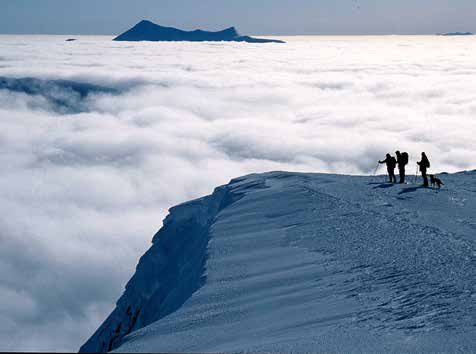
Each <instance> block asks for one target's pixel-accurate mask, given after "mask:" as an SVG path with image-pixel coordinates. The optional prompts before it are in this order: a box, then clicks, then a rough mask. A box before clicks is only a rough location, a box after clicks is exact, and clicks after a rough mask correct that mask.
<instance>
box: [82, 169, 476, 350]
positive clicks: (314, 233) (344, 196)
mask: <svg viewBox="0 0 476 354" xmlns="http://www.w3.org/2000/svg"><path fill="white" fill-rule="evenodd" d="M441 178H442V179H443V181H444V182H445V184H446V185H445V188H444V189H442V190H439V191H438V190H435V189H428V190H427V189H423V188H419V187H418V186H417V185H393V184H386V183H384V182H383V181H382V177H381V176H380V177H355V176H354V177H351V176H337V175H325V174H299V173H286V172H272V173H266V174H254V175H249V176H246V177H242V178H238V179H235V180H232V181H231V182H230V183H229V184H228V185H226V186H222V187H218V188H217V189H215V191H214V193H213V194H212V195H210V196H207V197H204V198H201V199H197V200H194V201H191V202H188V203H185V204H181V205H179V206H177V207H174V208H172V209H170V214H169V216H168V217H167V218H166V219H165V221H164V225H163V227H162V228H161V229H160V230H159V232H158V233H157V234H156V235H155V236H154V239H153V245H152V247H151V248H150V249H149V250H148V251H147V252H146V254H145V255H144V256H143V257H142V258H141V260H140V262H139V265H138V266H137V270H136V273H135V274H134V276H133V277H132V279H131V280H130V281H129V283H128V284H127V286H126V290H125V292H124V294H123V295H122V297H121V298H120V299H119V301H118V302H117V307H116V309H115V310H114V311H113V312H112V313H111V315H110V316H109V317H108V318H107V319H106V321H105V322H104V323H103V325H102V326H101V327H100V328H99V329H98V330H97V331H96V333H95V334H94V335H93V336H92V337H91V339H89V340H88V342H87V343H86V344H85V345H84V346H83V347H82V348H81V351H84V352H92V351H109V350H113V349H116V350H118V351H126V352H128V351H135V352H137V351H139V352H154V351H155V352H157V351H159V352H190V351H193V352H203V351H205V352H236V351H260V352H261V351H276V352H289V351H311V352H315V351H332V352H335V351H341V352H344V351H345V352H352V351H389V350H391V351H451V352H458V351H461V352H471V351H475V350H476V346H475V341H474V334H473V330H474V326H475V325H476V322H475V318H476V309H475V298H476V291H475V284H476V270H475V261H476V248H475V241H476V239H475V238H476V236H475V235H476V233H475V231H476V216H475V214H476V213H475V210H476V171H472V172H464V173H458V174H454V175H448V174H442V175H441Z"/></svg>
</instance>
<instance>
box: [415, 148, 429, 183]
mask: <svg viewBox="0 0 476 354" xmlns="http://www.w3.org/2000/svg"><path fill="white" fill-rule="evenodd" d="M417 164H418V166H420V172H421V176H422V177H423V187H425V188H426V187H428V177H427V176H426V170H427V168H430V160H428V157H426V154H425V153H424V152H422V153H421V161H418V162H417Z"/></svg>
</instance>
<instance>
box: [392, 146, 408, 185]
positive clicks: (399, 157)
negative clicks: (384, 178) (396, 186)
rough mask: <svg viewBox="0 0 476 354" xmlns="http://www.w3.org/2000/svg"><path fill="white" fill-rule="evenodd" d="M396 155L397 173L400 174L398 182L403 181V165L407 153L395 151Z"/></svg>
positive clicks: (406, 160) (406, 158)
mask: <svg viewBox="0 0 476 354" xmlns="http://www.w3.org/2000/svg"><path fill="white" fill-rule="evenodd" d="M395 154H396V155H397V164H398V173H399V175H400V181H399V182H398V183H405V165H406V164H408V153H406V152H402V153H400V151H398V150H397V151H395Z"/></svg>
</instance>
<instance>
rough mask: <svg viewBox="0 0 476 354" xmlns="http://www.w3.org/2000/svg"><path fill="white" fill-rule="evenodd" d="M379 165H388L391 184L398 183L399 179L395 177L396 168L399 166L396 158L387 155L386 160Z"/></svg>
mask: <svg viewBox="0 0 476 354" xmlns="http://www.w3.org/2000/svg"><path fill="white" fill-rule="evenodd" d="M378 163H384V164H387V172H388V177H389V178H390V181H389V182H390V183H397V178H396V177H395V166H397V160H395V157H393V156H390V154H387V155H386V158H385V160H383V161H379V162H378Z"/></svg>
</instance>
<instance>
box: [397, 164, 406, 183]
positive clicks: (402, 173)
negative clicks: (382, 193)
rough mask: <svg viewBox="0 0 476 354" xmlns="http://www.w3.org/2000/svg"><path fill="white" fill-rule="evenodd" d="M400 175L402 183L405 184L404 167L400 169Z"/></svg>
mask: <svg viewBox="0 0 476 354" xmlns="http://www.w3.org/2000/svg"><path fill="white" fill-rule="evenodd" d="M398 174H399V175H400V182H399V183H403V182H404V181H405V170H404V169H403V168H402V167H399V168H398Z"/></svg>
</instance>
